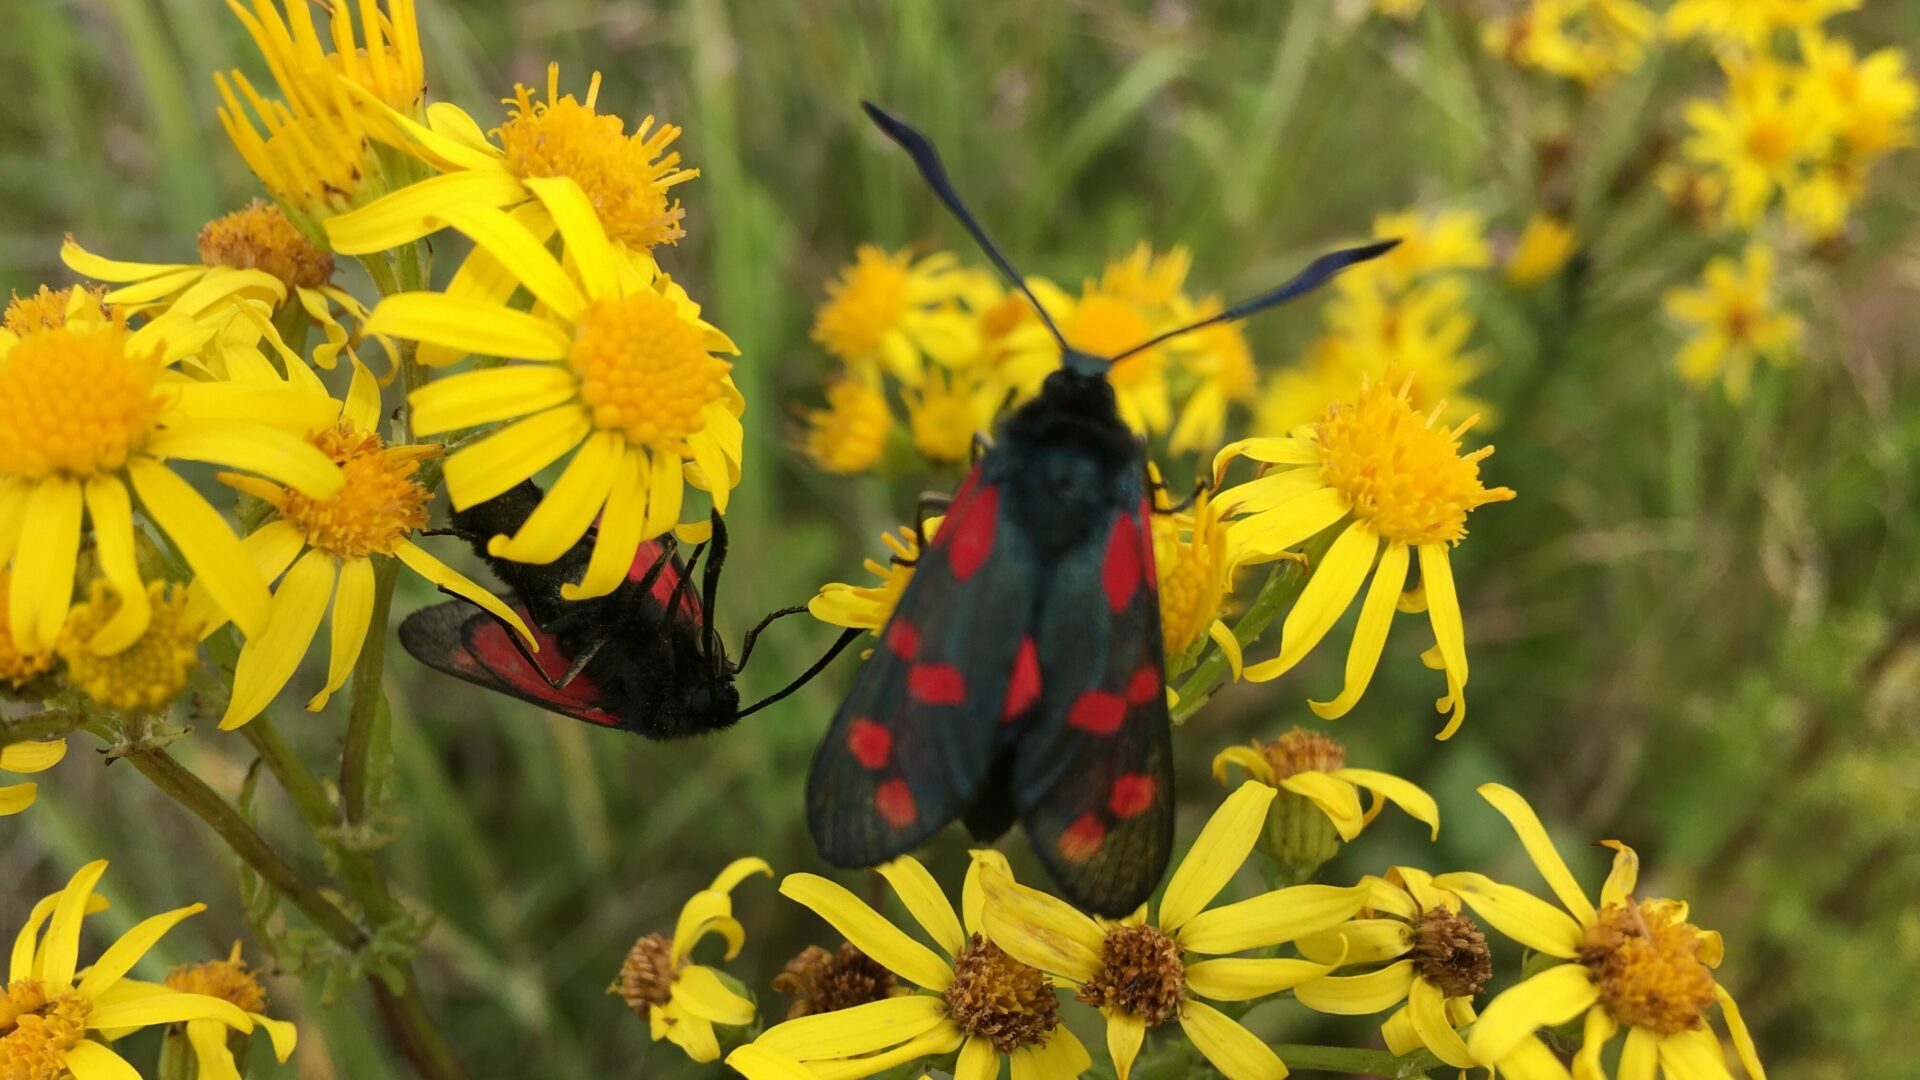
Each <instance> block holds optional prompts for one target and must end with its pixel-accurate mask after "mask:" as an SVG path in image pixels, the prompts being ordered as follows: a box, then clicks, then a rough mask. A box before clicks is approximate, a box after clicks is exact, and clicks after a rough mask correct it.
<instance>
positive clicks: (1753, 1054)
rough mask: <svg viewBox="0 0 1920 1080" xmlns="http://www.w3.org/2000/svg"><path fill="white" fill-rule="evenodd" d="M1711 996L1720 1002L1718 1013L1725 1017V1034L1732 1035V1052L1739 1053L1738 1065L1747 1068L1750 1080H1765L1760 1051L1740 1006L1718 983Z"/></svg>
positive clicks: (1765, 1071) (1715, 984) (1764, 1069)
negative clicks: (1741, 1013) (1754, 1042)
mask: <svg viewBox="0 0 1920 1080" xmlns="http://www.w3.org/2000/svg"><path fill="white" fill-rule="evenodd" d="M1713 996H1714V997H1715V998H1717V999H1718V1000H1719V1002H1720V1014H1721V1015H1722V1016H1724V1017H1726V1019H1727V1034H1728V1035H1731V1036H1732V1037H1733V1049H1734V1052H1735V1053H1737V1054H1739V1055H1740V1065H1741V1067H1743V1068H1745V1069H1746V1070H1747V1076H1748V1077H1750V1078H1751V1080H1767V1070H1766V1068H1765V1067H1764V1066H1762V1065H1761V1064H1760V1051H1759V1049H1758V1048H1757V1047H1755V1046H1754V1045H1753V1033H1752V1032H1750V1031H1748V1030H1747V1020H1746V1017H1744V1016H1741V1015H1740V1006H1738V1005H1735V1004H1734V1003H1733V995H1732V994H1729V993H1727V988H1726V987H1724V986H1721V985H1720V984H1719V983H1714V984H1713Z"/></svg>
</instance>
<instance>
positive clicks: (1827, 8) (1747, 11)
mask: <svg viewBox="0 0 1920 1080" xmlns="http://www.w3.org/2000/svg"><path fill="white" fill-rule="evenodd" d="M1859 6H1860V0H1676V2H1675V3H1674V5H1673V6H1672V7H1670V8H1668V9H1667V13H1666V30H1667V33H1668V34H1669V35H1671V36H1672V37H1674V38H1676V39H1686V38H1706V39H1708V40H1710V41H1713V42H1715V43H1716V44H1721V45H1735V46H1741V47H1744V48H1747V49H1759V48H1761V47H1763V46H1764V45H1766V44H1767V42H1768V40H1769V39H1770V38H1772V37H1773V35H1774V34H1775V33H1776V32H1778V31H1781V30H1804V29H1807V28H1809V27H1814V26H1818V25H1819V24H1820V23H1821V22H1824V21H1825V20H1827V19H1829V18H1832V17H1833V16H1834V15H1837V14H1839V13H1840V12H1843V11H1853V10H1854V9H1856V8H1858V7H1859Z"/></svg>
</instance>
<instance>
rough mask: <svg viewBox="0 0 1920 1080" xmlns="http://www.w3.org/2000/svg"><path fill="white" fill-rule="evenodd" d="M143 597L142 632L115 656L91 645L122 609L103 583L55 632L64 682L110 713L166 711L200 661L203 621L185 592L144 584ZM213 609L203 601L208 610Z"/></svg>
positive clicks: (93, 588)
mask: <svg viewBox="0 0 1920 1080" xmlns="http://www.w3.org/2000/svg"><path fill="white" fill-rule="evenodd" d="M143 593H144V595H143V596H142V598H141V599H142V600H143V601H144V603H145V606H146V608H147V611H148V613H149V616H148V619H147V628H146V630H145V631H144V632H143V633H141V635H140V636H139V637H137V638H135V639H134V640H133V643H132V644H131V645H128V646H127V647H126V648H124V649H121V650H119V651H118V652H114V653H109V654H105V655H102V654H100V653H98V652H96V651H95V650H94V649H93V647H92V645H91V642H93V641H94V640H96V639H97V637H98V635H99V634H100V632H101V629H102V628H103V627H106V626H109V625H112V623H113V621H114V619H115V618H116V617H117V616H118V614H119V612H120V610H121V609H122V608H123V607H124V606H125V605H124V604H123V602H122V599H121V597H120V596H119V595H117V594H116V593H115V592H114V590H113V589H112V588H111V587H110V586H109V585H108V583H107V582H106V581H104V580H102V579H98V578H96V579H95V580H94V581H93V584H92V585H91V586H90V587H89V589H88V595H87V599H86V601H85V602H83V603H78V604H75V605H73V610H72V611H71V612H69V613H68V614H67V625H66V627H65V628H64V629H63V630H62V631H61V632H60V640H59V644H58V648H59V652H60V659H61V661H62V663H63V664H64V665H65V667H66V679H67V681H68V682H69V683H71V684H73V685H74V686H75V687H76V688H78V689H79V690H80V691H81V692H82V693H84V694H86V695H87V696H88V697H90V698H92V699H93V700H94V702H95V703H96V704H99V705H103V706H105V707H107V708H109V709H119V710H121V711H122V712H132V711H135V710H141V709H164V708H166V707H167V706H169V705H171V704H173V702H174V701H175V700H176V699H178V698H179V697H180V695H181V694H182V693H185V692H186V689H187V679H188V677H189V676H191V675H192V674H193V670H194V668H195V667H196V666H197V665H198V664H199V662H200V651H199V647H198V646H199V642H200V638H201V636H202V633H203V627H204V626H205V625H206V619H205V618H204V617H203V616H202V615H201V614H199V613H198V612H195V611H193V610H192V609H191V608H190V607H189V605H188V603H187V590H185V589H181V588H175V587H173V586H170V585H169V584H168V583H166V582H164V581H149V582H147V584H146V587H145V589H144V590H143ZM213 606H214V605H213V604H212V602H211V601H208V603H207V607H208V608H212V607H213Z"/></svg>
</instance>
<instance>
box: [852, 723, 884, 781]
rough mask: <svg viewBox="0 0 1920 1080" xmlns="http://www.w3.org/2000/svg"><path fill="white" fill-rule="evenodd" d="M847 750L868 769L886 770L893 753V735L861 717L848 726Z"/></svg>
mask: <svg viewBox="0 0 1920 1080" xmlns="http://www.w3.org/2000/svg"><path fill="white" fill-rule="evenodd" d="M847 750H848V752H849V753H851V754H852V755H853V756H854V760H856V761H858V762H859V763H860V764H861V765H863V766H865V767H866V768H869V769H881V768H885V767H886V764H887V758H888V757H889V756H890V755H891V754H892V753H893V734H892V733H891V732H889V731H888V730H887V729H886V728H884V727H881V726H880V725H879V724H876V723H874V722H873V721H871V720H868V719H866V718H865V717H861V718H860V719H858V720H855V721H854V722H853V723H851V724H848V725H847Z"/></svg>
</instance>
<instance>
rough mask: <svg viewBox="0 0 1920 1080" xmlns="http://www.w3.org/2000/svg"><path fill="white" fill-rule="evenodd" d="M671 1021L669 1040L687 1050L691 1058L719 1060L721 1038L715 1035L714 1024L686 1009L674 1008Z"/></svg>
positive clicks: (698, 1060)
mask: <svg viewBox="0 0 1920 1080" xmlns="http://www.w3.org/2000/svg"><path fill="white" fill-rule="evenodd" d="M672 1013H673V1015H672V1018H671V1021H670V1022H669V1023H668V1024H667V1025H666V1029H665V1034H666V1037H667V1041H668V1042H671V1043H672V1044H674V1045H675V1046H678V1047H679V1048H680V1049H681V1050H683V1051H685V1052H686V1055H687V1056H688V1057H689V1058H692V1059H693V1060H694V1061H697V1062H708V1061H715V1060H718V1059H719V1057H720V1040H719V1039H717V1038H715V1037H714V1034H713V1024H712V1023H711V1022H710V1021H707V1020H704V1019H702V1018H700V1017H698V1016H695V1015H693V1014H692V1013H690V1012H687V1011H686V1010H685V1009H678V1008H675V1009H673V1010H672Z"/></svg>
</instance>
